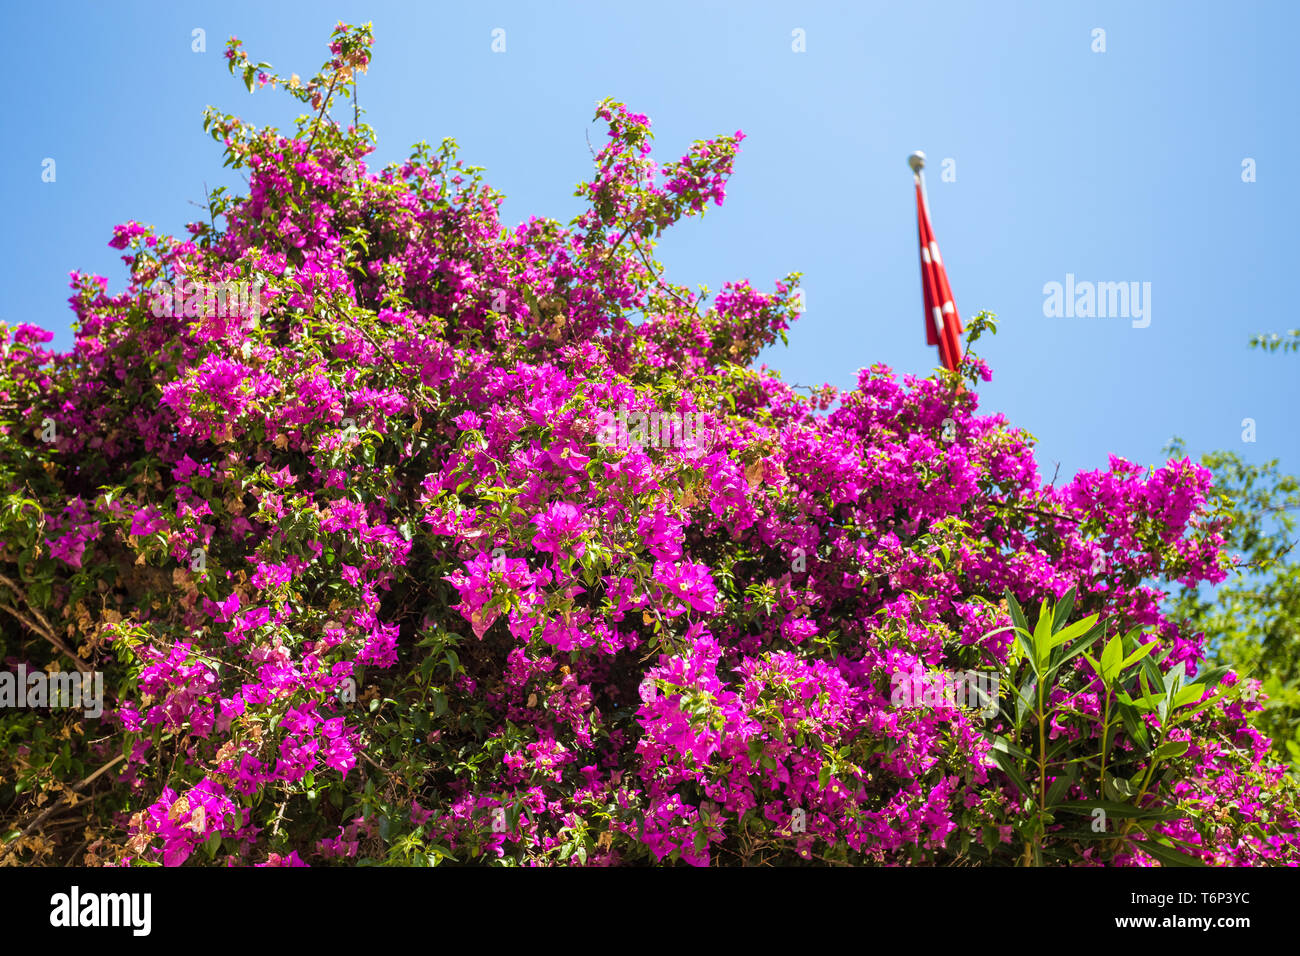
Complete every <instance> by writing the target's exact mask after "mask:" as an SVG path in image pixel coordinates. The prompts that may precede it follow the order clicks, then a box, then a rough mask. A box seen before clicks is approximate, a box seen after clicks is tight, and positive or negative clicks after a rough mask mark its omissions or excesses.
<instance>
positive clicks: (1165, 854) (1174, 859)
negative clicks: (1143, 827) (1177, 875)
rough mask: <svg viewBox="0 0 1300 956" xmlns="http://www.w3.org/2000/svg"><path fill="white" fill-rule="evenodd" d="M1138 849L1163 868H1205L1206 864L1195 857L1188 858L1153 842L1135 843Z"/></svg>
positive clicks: (1181, 853)
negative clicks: (1163, 866)
mask: <svg viewBox="0 0 1300 956" xmlns="http://www.w3.org/2000/svg"><path fill="white" fill-rule="evenodd" d="M1134 846H1136V847H1137V848H1138V849H1140V850H1141V851H1142V852H1143V853H1147V854H1150V855H1151V856H1153V857H1155V858H1156V859H1157V860H1159V861H1160V862H1161V863H1163V864H1165V866H1206V865H1207V864H1206V863H1205V862H1203V861H1201V860H1198V859H1196V858H1195V857H1192V856H1188V855H1187V854H1186V853H1183V852H1182V851H1181V850H1175V849H1174V848H1173V847H1171V846H1166V845H1165V844H1163V843H1159V842H1157V841H1155V840H1143V841H1142V842H1141V843H1135V844H1134Z"/></svg>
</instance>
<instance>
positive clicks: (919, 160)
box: [907, 149, 925, 173]
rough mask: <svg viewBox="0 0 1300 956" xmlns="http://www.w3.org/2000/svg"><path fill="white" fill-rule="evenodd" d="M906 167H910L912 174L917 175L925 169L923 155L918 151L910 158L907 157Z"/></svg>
mask: <svg viewBox="0 0 1300 956" xmlns="http://www.w3.org/2000/svg"><path fill="white" fill-rule="evenodd" d="M907 165H909V166H911V167H912V172H914V173H919V172H920V171H921V170H922V169H924V168H925V153H923V152H921V151H920V150H919V149H918V150H917V151H916V152H915V153H913V154H912V155H911V156H909V157H907Z"/></svg>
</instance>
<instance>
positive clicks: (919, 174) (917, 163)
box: [907, 149, 930, 217]
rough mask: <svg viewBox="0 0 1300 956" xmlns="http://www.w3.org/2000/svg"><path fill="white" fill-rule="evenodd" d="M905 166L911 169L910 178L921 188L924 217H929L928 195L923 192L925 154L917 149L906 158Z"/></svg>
mask: <svg viewBox="0 0 1300 956" xmlns="http://www.w3.org/2000/svg"><path fill="white" fill-rule="evenodd" d="M907 165H909V166H911V167H912V177H913V178H914V179H915V180H916V183H917V185H918V186H920V187H921V203H922V204H923V205H924V206H925V215H926V216H927V217H929V215H930V194H929V193H928V192H926V190H925V173H924V172H923V170H924V169H925V153H923V152H921V151H920V150H919V149H918V150H917V151H916V152H914V153H913V154H912V155H911V156H909V157H907Z"/></svg>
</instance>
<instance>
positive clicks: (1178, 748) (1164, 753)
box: [1151, 740, 1191, 760]
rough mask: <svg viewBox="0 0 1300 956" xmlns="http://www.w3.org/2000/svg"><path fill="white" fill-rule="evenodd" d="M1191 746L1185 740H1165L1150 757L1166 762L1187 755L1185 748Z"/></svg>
mask: <svg viewBox="0 0 1300 956" xmlns="http://www.w3.org/2000/svg"><path fill="white" fill-rule="evenodd" d="M1189 746H1191V745H1190V744H1189V743H1188V742H1187V741H1186V740H1167V741H1165V742H1164V743H1163V744H1161V745H1160V746H1159V747H1157V748H1156V752H1155V753H1154V754H1152V755H1151V759H1153V760H1167V759H1170V758H1173V757H1181V756H1182V755H1183V754H1185V753H1187V748H1188V747H1189Z"/></svg>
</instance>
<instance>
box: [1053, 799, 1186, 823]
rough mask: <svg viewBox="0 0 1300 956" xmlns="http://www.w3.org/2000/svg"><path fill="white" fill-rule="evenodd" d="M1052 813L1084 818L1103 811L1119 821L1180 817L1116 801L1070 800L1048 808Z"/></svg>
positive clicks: (1173, 813) (1156, 808)
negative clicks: (1077, 814) (1097, 811)
mask: <svg viewBox="0 0 1300 956" xmlns="http://www.w3.org/2000/svg"><path fill="white" fill-rule="evenodd" d="M1048 809H1049V810H1052V811H1053V812H1058V811H1059V812H1061V813H1080V814H1083V815H1084V816H1091V815H1092V811H1093V810H1098V809H1100V810H1105V811H1106V816H1108V817H1115V818H1117V819H1120V820H1172V819H1174V818H1175V817H1179V816H1181V814H1179V813H1177V812H1176V811H1172V810H1166V809H1162V808H1160V807H1148V808H1145V809H1144V808H1142V807H1135V806H1133V804H1131V803H1120V802H1119V801H1116V800H1071V801H1069V802H1067V803H1058V804H1055V805H1053V806H1050V807H1048Z"/></svg>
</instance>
